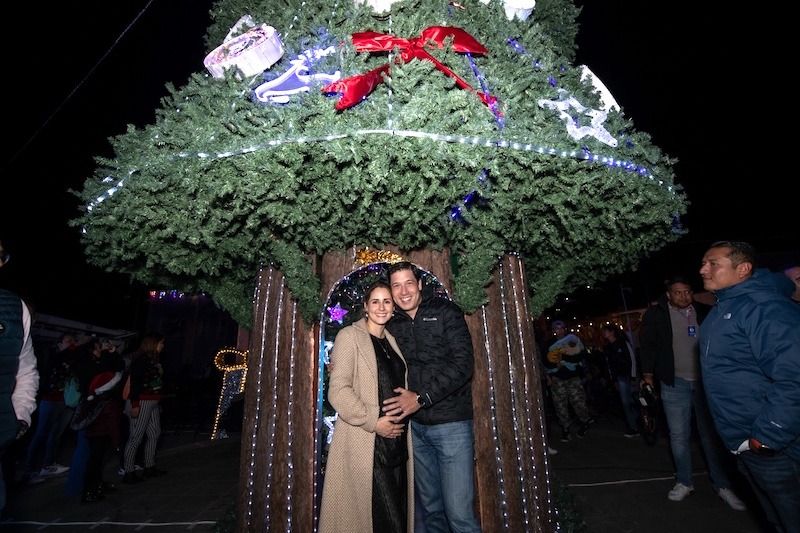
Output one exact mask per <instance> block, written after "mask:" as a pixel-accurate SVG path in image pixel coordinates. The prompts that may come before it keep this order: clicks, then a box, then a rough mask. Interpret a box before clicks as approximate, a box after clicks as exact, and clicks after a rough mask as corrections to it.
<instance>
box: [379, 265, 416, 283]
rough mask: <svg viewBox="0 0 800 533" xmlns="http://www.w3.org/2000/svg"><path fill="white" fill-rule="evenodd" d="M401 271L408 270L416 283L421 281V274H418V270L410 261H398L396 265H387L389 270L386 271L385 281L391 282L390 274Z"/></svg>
mask: <svg viewBox="0 0 800 533" xmlns="http://www.w3.org/2000/svg"><path fill="white" fill-rule="evenodd" d="M401 270H410V271H411V272H412V273H413V274H414V277H415V278H417V281H419V280H421V279H422V274H420V272H419V269H418V268H417V267H416V266H414V263H412V262H411V261H398V262H397V263H392V264H391V265H389V268H388V269H387V270H386V279H388V280H389V281H391V280H392V274H394V273H395V272H400V271H401Z"/></svg>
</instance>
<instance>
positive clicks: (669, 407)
mask: <svg viewBox="0 0 800 533" xmlns="http://www.w3.org/2000/svg"><path fill="white" fill-rule="evenodd" d="M707 314H708V306H705V305H702V304H700V303H695V302H694V291H692V286H691V285H690V284H689V281H688V280H687V279H686V278H683V277H680V276H676V277H674V278H672V279H670V280H669V281H667V284H666V293H665V297H664V298H662V299H661V300H660V301H659V302H658V303H657V304H655V305H652V306H650V307H649V308H648V309H647V311H645V313H644V315H643V316H642V327H641V329H640V331H639V342H640V345H641V354H640V358H641V363H642V376H643V377H642V382H641V383H642V385H643V384H644V383H648V384H649V385H651V386H652V385H655V382H654V376H655V377H656V378H658V380H659V381H660V391H661V403H662V405H663V407H664V414H665V415H666V418H667V426H668V427H669V444H670V449H671V450H672V458H673V461H674V462H675V470H676V481H677V483H675V487H673V489H672V490H671V491H669V494H667V498H669V499H670V500H672V501H675V502H679V501H681V500H683V499H684V498H686V497H687V496H689V495H690V494H691V493H693V492H694V484H693V483H692V454H691V450H690V447H689V440H690V439H691V436H692V411H694V416H695V420H696V423H697V432H698V433H699V435H700V443H701V444H702V446H703V451H704V452H705V456H706V462H708V468H709V470H710V471H711V481H712V482H713V483H714V488H715V489H716V491H717V494H718V495H719V497H720V498H722V500H723V501H724V502H725V503H727V504H728V505H729V506H730V507H731V508H732V509H735V510H737V511H744V510H745V505H744V503H742V501H741V500H739V498H737V497H736V494H734V493H733V491H732V490H731V482H730V479H728V475H727V473H726V471H725V464H724V462H723V457H724V455H723V454H724V453H725V452H724V448H723V447H722V445H721V443H720V441H719V436H718V435H717V432H716V430H715V429H714V422H713V421H712V419H711V414H710V413H709V410H708V403H707V401H706V395H705V391H704V390H703V382H702V380H701V379H700V350H699V338H700V337H699V335H700V324H701V323H702V322H703V319H704V318H705V317H706V315H707Z"/></svg>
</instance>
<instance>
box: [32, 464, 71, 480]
mask: <svg viewBox="0 0 800 533" xmlns="http://www.w3.org/2000/svg"><path fill="white" fill-rule="evenodd" d="M67 470H69V467H68V466H64V465H60V464H58V463H53V464H51V465H50V466H45V467H44V468H42V469H41V470H40V471H39V475H40V476H42V477H49V476H57V475H59V474H63V473H64V472H66V471H67Z"/></svg>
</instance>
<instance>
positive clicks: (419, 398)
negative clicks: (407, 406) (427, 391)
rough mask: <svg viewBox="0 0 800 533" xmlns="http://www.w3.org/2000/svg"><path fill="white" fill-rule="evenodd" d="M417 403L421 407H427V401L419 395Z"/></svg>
mask: <svg viewBox="0 0 800 533" xmlns="http://www.w3.org/2000/svg"><path fill="white" fill-rule="evenodd" d="M417 403H418V404H420V405H421V406H424V405H425V400H424V399H423V398H422V396H420V395H419V394H417Z"/></svg>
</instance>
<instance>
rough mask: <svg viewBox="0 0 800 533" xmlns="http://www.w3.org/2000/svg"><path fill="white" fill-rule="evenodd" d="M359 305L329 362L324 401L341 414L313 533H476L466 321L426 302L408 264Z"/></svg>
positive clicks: (394, 268)
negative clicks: (418, 526) (417, 530)
mask: <svg viewBox="0 0 800 533" xmlns="http://www.w3.org/2000/svg"><path fill="white" fill-rule="evenodd" d="M387 276H388V282H387V281H377V282H375V283H373V284H372V285H370V286H369V287H368V288H367V290H366V292H365V295H364V306H363V314H364V316H363V318H361V319H360V320H357V321H356V322H354V323H353V324H351V325H350V326H347V327H345V328H343V329H342V330H341V331H339V333H338V334H337V336H336V339H335V343H334V346H333V350H332V352H331V368H330V382H329V390H328V400H329V401H330V403H331V405H332V406H333V407H334V409H336V412H337V413H338V419H337V421H336V425H335V431H334V434H333V439H332V442H331V446H330V452H329V455H328V463H327V469H326V472H325V482H324V487H323V491H322V506H321V509H320V522H319V531H320V533H330V532H343V533H351V532H353V531H359V532H369V531H373V532H378V531H380V532H381V533H410V532H413V531H414V523H415V519H414V511H415V500H414V495H415V492H416V496H417V498H418V499H419V503H420V508H419V510H420V511H421V512H422V514H423V516H422V521H423V522H424V524H425V531H426V532H427V533H438V532H448V531H454V532H469V533H478V532H480V531H481V529H480V524H479V522H478V519H477V517H476V514H475V509H474V501H475V488H474V481H473V472H474V451H473V435H472V369H473V350H472V339H471V337H470V333H469V329H468V328H467V323H466V320H465V318H464V313H463V311H462V310H461V309H460V308H459V307H458V306H457V305H456V304H455V303H454V302H452V301H451V300H449V299H447V298H444V297H439V296H437V295H436V294H434V291H433V288H432V287H427V288H426V289H425V290H423V283H422V277H421V273H420V271H419V270H418V269H417V268H416V267H415V266H414V265H413V264H412V263H410V262H407V261H402V262H399V263H394V264H392V265H390V267H389V269H388V273H387Z"/></svg>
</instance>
